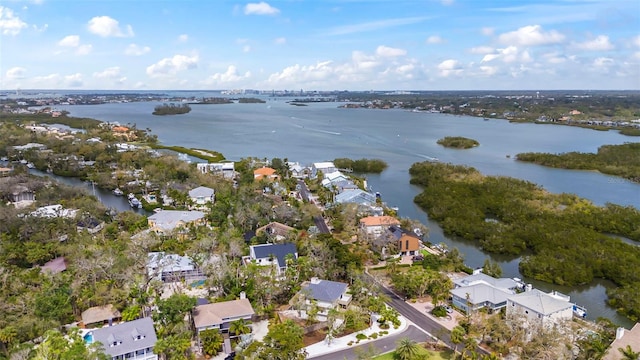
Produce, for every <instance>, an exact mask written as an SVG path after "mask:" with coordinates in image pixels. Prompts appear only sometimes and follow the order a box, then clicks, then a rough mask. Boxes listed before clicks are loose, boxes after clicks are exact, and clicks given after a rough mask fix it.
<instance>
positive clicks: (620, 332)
mask: <svg viewBox="0 0 640 360" xmlns="http://www.w3.org/2000/svg"><path fill="white" fill-rule="evenodd" d="M624 330H625V329H624V328H623V327H619V328H617V329H616V340H619V339H621V338H622V337H623V336H624Z"/></svg>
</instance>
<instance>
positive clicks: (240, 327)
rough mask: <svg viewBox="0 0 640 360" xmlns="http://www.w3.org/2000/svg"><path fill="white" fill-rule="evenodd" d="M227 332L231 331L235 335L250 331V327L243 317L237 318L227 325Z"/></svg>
mask: <svg viewBox="0 0 640 360" xmlns="http://www.w3.org/2000/svg"><path fill="white" fill-rule="evenodd" d="M229 332H230V333H233V334H234V335H236V336H240V335H244V334H248V333H250V332H251V328H250V327H249V325H248V324H247V321H246V320H245V319H238V320H236V321H233V322H231V324H230V325H229Z"/></svg>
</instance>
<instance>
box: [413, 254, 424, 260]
mask: <svg viewBox="0 0 640 360" xmlns="http://www.w3.org/2000/svg"><path fill="white" fill-rule="evenodd" d="M411 260H413V261H422V260H424V256H422V255H414V256H413V257H412V258H411Z"/></svg>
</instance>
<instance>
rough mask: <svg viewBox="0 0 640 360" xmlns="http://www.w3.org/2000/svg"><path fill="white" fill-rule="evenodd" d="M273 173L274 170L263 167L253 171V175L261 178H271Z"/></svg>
mask: <svg viewBox="0 0 640 360" xmlns="http://www.w3.org/2000/svg"><path fill="white" fill-rule="evenodd" d="M275 173H276V171H275V169H272V168H270V167H263V168H260V169H256V170H254V171H253V175H262V176H271V175H273V174H275Z"/></svg>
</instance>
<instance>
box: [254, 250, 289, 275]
mask: <svg viewBox="0 0 640 360" xmlns="http://www.w3.org/2000/svg"><path fill="white" fill-rule="evenodd" d="M287 257H291V258H293V260H297V259H298V249H297V248H296V245H295V244H292V243H285V244H261V245H252V246H250V247H249V257H248V260H249V261H251V262H253V263H255V264H258V265H260V266H273V267H274V268H275V269H276V272H277V273H278V274H280V273H281V272H282V271H284V270H285V269H286V268H287Z"/></svg>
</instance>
